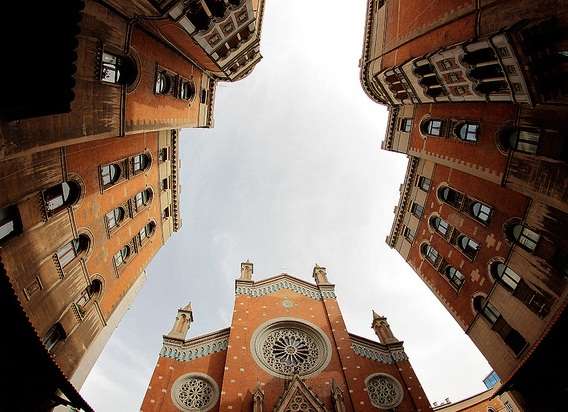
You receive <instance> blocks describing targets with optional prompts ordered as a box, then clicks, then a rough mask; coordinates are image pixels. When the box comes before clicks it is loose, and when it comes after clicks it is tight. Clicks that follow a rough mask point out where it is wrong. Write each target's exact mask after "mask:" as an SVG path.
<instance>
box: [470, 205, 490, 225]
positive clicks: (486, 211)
mask: <svg viewBox="0 0 568 412" xmlns="http://www.w3.org/2000/svg"><path fill="white" fill-rule="evenodd" d="M491 211H492V209H491V208H490V207H489V206H487V205H486V204H484V203H481V202H474V203H473V204H472V205H471V213H472V214H473V217H475V218H476V219H477V220H479V221H480V222H481V223H488V222H489V218H490V217H491Z"/></svg>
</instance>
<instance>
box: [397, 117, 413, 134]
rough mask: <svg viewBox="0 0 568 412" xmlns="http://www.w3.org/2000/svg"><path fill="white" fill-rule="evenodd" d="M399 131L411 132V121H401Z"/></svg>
mask: <svg viewBox="0 0 568 412" xmlns="http://www.w3.org/2000/svg"><path fill="white" fill-rule="evenodd" d="M400 130H401V131H403V132H406V133H410V131H411V130H412V119H402V121H401V122H400Z"/></svg>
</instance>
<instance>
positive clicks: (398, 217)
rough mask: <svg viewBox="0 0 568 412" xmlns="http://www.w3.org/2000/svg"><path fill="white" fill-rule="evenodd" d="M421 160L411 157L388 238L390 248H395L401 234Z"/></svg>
mask: <svg viewBox="0 0 568 412" xmlns="http://www.w3.org/2000/svg"><path fill="white" fill-rule="evenodd" d="M418 162H419V159H418V158H417V157H414V156H409V158H408V166H407V168H406V176H405V177H404V183H403V187H402V190H401V193H400V200H399V202H398V206H397V207H396V211H395V213H396V214H395V218H394V221H393V224H392V227H391V231H390V234H389V235H388V236H387V243H388V245H389V246H390V247H395V245H396V240H397V239H398V235H399V234H400V227H401V224H402V218H403V217H404V213H405V209H406V206H407V204H408V198H409V194H410V189H411V187H412V182H413V181H414V177H415V175H416V169H417V167H418Z"/></svg>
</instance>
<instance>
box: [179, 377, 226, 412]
mask: <svg viewBox="0 0 568 412" xmlns="http://www.w3.org/2000/svg"><path fill="white" fill-rule="evenodd" d="M217 392H218V391H217V388H216V385H215V386H214V383H212V382H211V381H210V380H209V379H208V377H206V376H202V375H201V374H189V375H186V376H183V377H181V378H180V379H178V381H177V382H176V384H175V385H174V388H173V393H172V398H173V399H174V400H175V401H176V403H177V404H178V406H180V407H181V408H182V409H183V410H185V411H207V410H209V409H211V408H212V407H213V406H214V405H215V403H216V402H217V398H218V393H217Z"/></svg>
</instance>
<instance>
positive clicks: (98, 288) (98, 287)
mask: <svg viewBox="0 0 568 412" xmlns="http://www.w3.org/2000/svg"><path fill="white" fill-rule="evenodd" d="M87 291H88V292H89V296H90V297H91V298H93V299H98V298H99V297H100V296H101V293H102V292H103V282H101V281H100V280H99V279H93V280H92V281H91V283H90V284H89V286H88V287H87Z"/></svg>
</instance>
